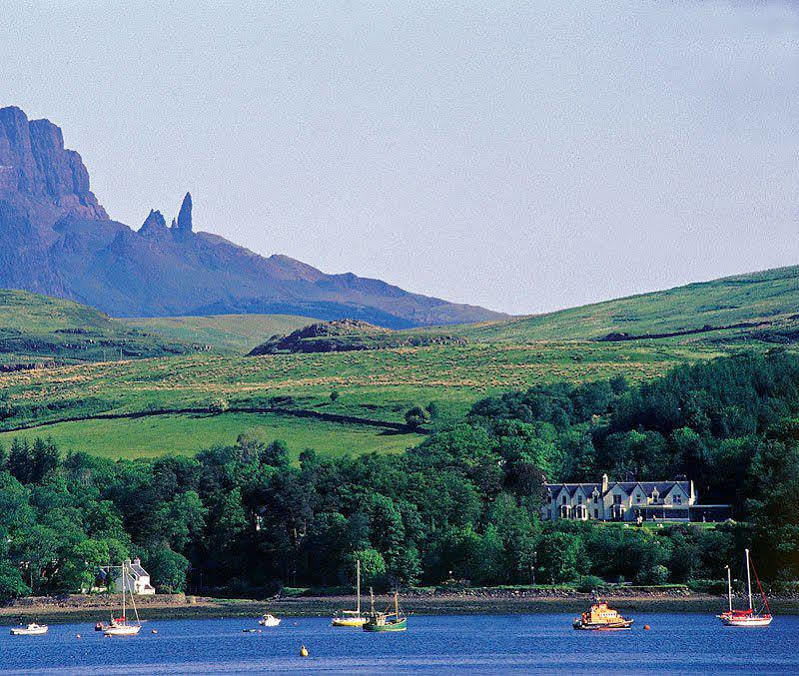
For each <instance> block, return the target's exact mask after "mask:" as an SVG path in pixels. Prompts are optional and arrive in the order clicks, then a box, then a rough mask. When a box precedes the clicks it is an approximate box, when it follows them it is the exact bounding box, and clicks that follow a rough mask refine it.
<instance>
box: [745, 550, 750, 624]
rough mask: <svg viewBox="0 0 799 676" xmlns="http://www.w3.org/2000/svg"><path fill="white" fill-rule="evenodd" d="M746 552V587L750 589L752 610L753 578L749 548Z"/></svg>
mask: <svg viewBox="0 0 799 676" xmlns="http://www.w3.org/2000/svg"><path fill="white" fill-rule="evenodd" d="M744 552H746V588H747V589H748V590H749V610H752V578H751V577H750V576H749V550H748V549H745V550H744Z"/></svg>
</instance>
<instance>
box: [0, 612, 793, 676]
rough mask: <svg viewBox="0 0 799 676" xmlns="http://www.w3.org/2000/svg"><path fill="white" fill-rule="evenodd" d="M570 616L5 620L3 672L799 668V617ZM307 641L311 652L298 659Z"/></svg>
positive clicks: (0, 655) (0, 637)
mask: <svg viewBox="0 0 799 676" xmlns="http://www.w3.org/2000/svg"><path fill="white" fill-rule="evenodd" d="M572 619H573V616H572V615H569V614H537V615H471V616H470V615H458V616H446V615H439V616H411V617H410V619H409V629H408V631H407V632H404V633H395V634H372V633H366V632H363V631H360V630H357V629H336V628H333V627H331V626H330V623H329V620H328V619H324V618H298V619H292V618H286V619H284V620H283V622H282V623H281V625H280V626H279V627H276V628H271V629H263V630H262V631H261V632H260V633H258V632H257V631H256V632H255V633H244V632H243V631H242V630H243V629H256V630H257V629H258V626H257V624H256V620H255V618H253V619H251V620H247V619H232V620H225V619H223V620H165V621H159V622H148V623H145V624H144V626H143V628H142V631H141V634H140V635H139V636H136V637H131V638H104V637H103V636H102V634H100V633H99V632H95V631H94V630H93V627H92V625H91V624H62V625H51V627H50V631H49V633H48V634H47V635H45V636H39V637H28V636H22V637H17V636H10V634H9V627H7V626H4V627H3V628H2V630H1V631H2V633H1V634H0V674H6V673H24V674H37V673H41V674H55V673H59V674H63V673H70V674H134V673H141V674H171V673H254V672H263V671H289V670H303V671H315V670H320V671H332V672H347V673H353V672H356V673H357V672H360V673H370V672H372V673H373V672H375V671H378V670H380V671H391V672H393V673H415V672H418V671H428V672H436V673H442V672H443V673H446V672H460V673H463V672H467V673H471V672H483V673H499V672H507V671H514V670H516V671H545V672H549V673H551V672H569V673H594V674H595V673H598V672H599V671H601V672H611V673H613V672H627V673H630V672H633V673H637V672H648V673H653V672H654V673H658V674H663V673H686V672H705V673H707V672H721V671H725V672H729V671H733V672H739V673H752V672H760V673H777V672H781V673H796V672H799V617H797V616H784V617H777V618H776V619H775V620H774V623H773V624H772V625H771V626H770V627H768V628H765V629H734V628H723V627H721V625H720V623H719V622H718V620H716V619H715V618H714V617H713V616H709V615H699V614H676V613H673V614H665V613H664V614H654V613H650V614H646V613H637V614H636V615H635V626H634V628H633V629H632V630H630V631H620V632H578V631H574V630H573V629H572V628H571V622H572ZM645 624H648V625H650V626H651V629H650V630H649V631H646V630H644V628H643V627H644V625H645ZM153 629H156V630H157V632H158V633H157V634H154V633H152V630H153ZM78 633H80V634H81V638H80V639H78V638H77V637H76V634H78ZM302 645H306V646H307V647H308V650H309V651H310V657H309V658H302V657H300V656H299V651H300V647H301V646H302Z"/></svg>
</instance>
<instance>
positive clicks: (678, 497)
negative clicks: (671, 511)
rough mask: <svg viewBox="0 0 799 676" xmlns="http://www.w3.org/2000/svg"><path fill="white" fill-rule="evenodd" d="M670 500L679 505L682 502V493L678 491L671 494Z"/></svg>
mask: <svg viewBox="0 0 799 676" xmlns="http://www.w3.org/2000/svg"><path fill="white" fill-rule="evenodd" d="M671 501H672V502H673V503H674V504H675V505H681V504H682V495H680V494H679V493H675V494H674V495H672V496H671Z"/></svg>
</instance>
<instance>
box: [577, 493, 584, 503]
mask: <svg viewBox="0 0 799 676" xmlns="http://www.w3.org/2000/svg"><path fill="white" fill-rule="evenodd" d="M577 503H578V504H580V505H582V504H583V494H582V493H580V495H578V496H577Z"/></svg>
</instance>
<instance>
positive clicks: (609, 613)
mask: <svg viewBox="0 0 799 676" xmlns="http://www.w3.org/2000/svg"><path fill="white" fill-rule="evenodd" d="M633 622H634V620H630V619H627V618H625V617H622V616H621V615H620V614H619V612H618V611H617V610H614V609H613V608H609V607H608V604H607V603H606V602H605V601H600V600H598V599H597V602H596V603H594V605H592V606H591V607H590V608H589V609H588V610H586V611H585V612H584V613H583V614H582V615H580V617H578V618H576V619H575V620H574V623H573V624H572V626H573V627H574V628H575V629H584V630H585V629H588V630H594V631H596V630H602V629H629V628H630V627H632V626H633Z"/></svg>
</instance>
